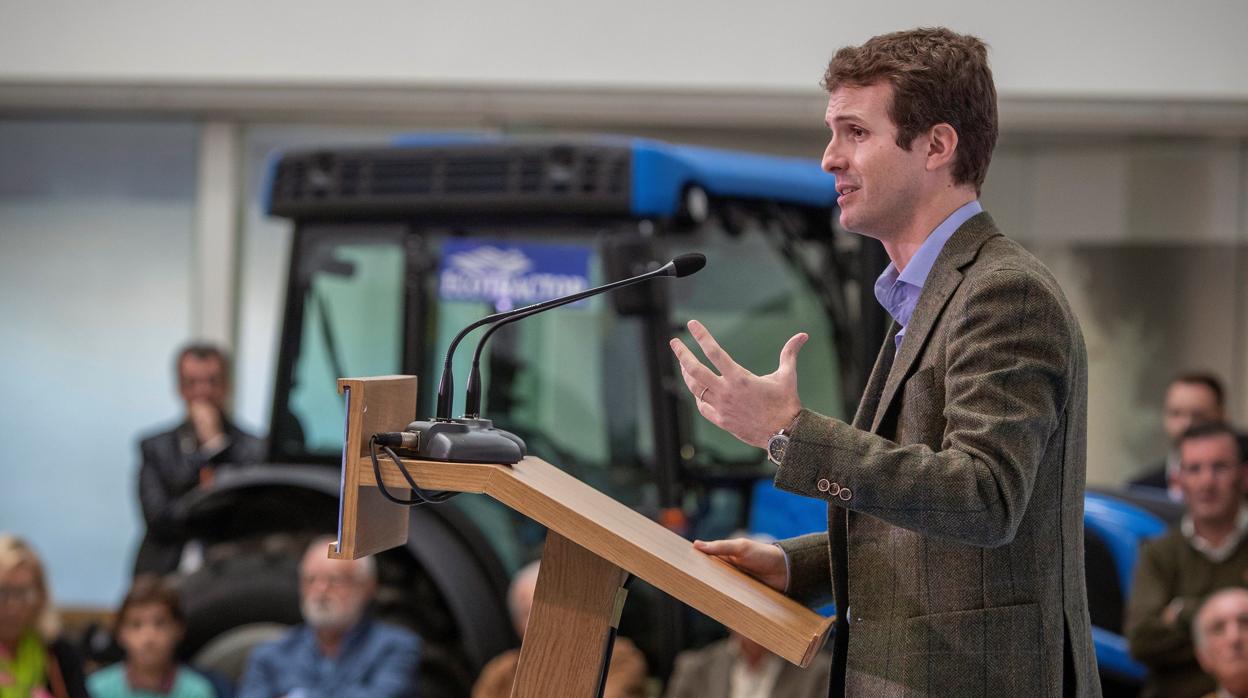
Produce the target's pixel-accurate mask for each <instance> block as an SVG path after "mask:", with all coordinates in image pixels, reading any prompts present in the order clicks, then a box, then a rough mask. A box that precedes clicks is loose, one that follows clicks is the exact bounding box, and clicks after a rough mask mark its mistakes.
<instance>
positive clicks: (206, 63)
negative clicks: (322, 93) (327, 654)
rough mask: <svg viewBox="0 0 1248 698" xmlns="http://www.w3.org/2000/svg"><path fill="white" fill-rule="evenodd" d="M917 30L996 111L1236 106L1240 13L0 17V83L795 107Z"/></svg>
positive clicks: (713, 2)
mask: <svg viewBox="0 0 1248 698" xmlns="http://www.w3.org/2000/svg"><path fill="white" fill-rule="evenodd" d="M930 24H942V25H948V26H951V27H954V28H956V29H958V30H961V31H968V32H972V33H975V34H978V35H979V36H981V37H982V38H984V39H985V40H986V41H988V42H989V43H990V44H991V45H992V60H993V63H994V65H995V68H996V74H997V80H998V86H999V89H1000V92H1001V93H1002V95H1005V96H1011V97H1026V96H1049V95H1062V96H1092V97H1097V98H1103V97H1142V98H1165V99H1233V100H1243V99H1248V70H1244V67H1245V66H1248V42H1245V41H1244V40H1243V37H1244V36H1245V34H1246V33H1248V3H1244V2H1242V1H1241V0H1197V1H1196V2H1191V3H1176V2H1166V1H1164V0H1135V1H1132V0H1097V2H1086V1H1081V2H1077V1H1075V0H1054V1H1050V2H1025V3H1024V2H1000V1H999V0H997V1H993V0H963V1H962V2H957V3H930V2H926V1H924V0H902V1H899V2H874V3H849V2H844V1H841V2H828V1H827V0H795V1H794V2H787V3H782V4H769V3H761V2H757V1H756V0H683V1H680V2H674V1H672V0H638V1H636V2H628V3H621V2H604V1H601V0H598V1H586V0H553V1H544V2H532V3H525V2H501V1H500V0H456V1H454V2H450V1H445V0H443V1H430V0H423V1H422V0H360V1H357V2H351V3H343V2H327V1H325V0H312V1H296V0H267V1H266V2H261V3H257V2H248V1H245V0H218V1H217V2H211V3H182V2H163V1H160V0H110V1H109V2H96V3H82V2H75V1H72V0H43V1H42V2H27V1H25V0H0V82H36V83H57V82H83V81H104V82H117V83H127V84H132V83H144V82H153V81H154V82H166V81H167V82H173V83H179V82H192V83H269V84H295V85H300V84H352V83H369V84H402V85H422V84H424V85H481V84H498V85H510V86H516V85H520V86H524V85H545V86H552V85H553V86H590V87H608V88H611V87H621V88H627V87H637V86H641V87H645V88H663V87H666V88H697V89H729V90H751V91H752V90H790V91H791V90H796V91H807V90H817V87H816V85H817V82H818V79H819V77H820V72H821V70H822V68H823V66H824V64H825V63H826V61H827V59H828V57H829V56H830V53H831V52H832V51H833V50H834V49H835V48H836V47H837V46H840V45H843V44H847V43H858V42H861V41H862V40H863V39H865V38H867V37H869V36H871V35H873V34H876V33H880V32H884V31H891V30H895V29H904V28H909V27H913V26H918V25H930Z"/></svg>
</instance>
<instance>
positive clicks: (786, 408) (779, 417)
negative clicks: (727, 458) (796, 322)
mask: <svg viewBox="0 0 1248 698" xmlns="http://www.w3.org/2000/svg"><path fill="white" fill-rule="evenodd" d="M689 332H690V334H692V335H693V338H694V340H696V341H697V343H698V346H700V347H702V352H703V353H705V354H706V357H707V358H708V359H710V360H711V363H712V364H713V365H714V366H715V368H716V369H718V370H719V374H718V375H716V374H715V372H714V371H712V370H711V369H709V368H707V367H706V366H704V365H702V362H701V361H698V359H697V357H695V356H694V355H693V352H691V351H689V348H688V347H686V346H685V344H684V342H682V341H680V340H679V339H673V340H672V341H671V347H672V351H673V352H675V354H676V360H677V361H679V362H680V373H681V375H683V376H684V378H685V385H686V386H688V388H689V392H691V393H693V396H694V398H696V401H697V405H698V411H699V412H701V413H702V416H703V417H706V419H707V420H708V421H709V422H710V423H711V424H714V425H715V426H717V427H719V428H720V429H723V430H724V431H726V432H728V433H730V434H732V435H733V436H735V437H737V438H738V439H741V440H742V441H744V442H745V443H747V444H750V445H751V446H758V447H759V448H764V447H766V446H767V439H769V438H771V435H772V434H774V433H776V432H777V431H780V430H781V429H783V428H785V427H786V426H788V425H789V424H790V423H791V422H792V421H793V418H794V417H796V416H797V413H798V412H800V411H801V409H802V401H801V400H800V399H799V398H798V396H797V353H798V351H800V350H801V348H802V345H803V344H805V343H806V340H807V339H809V338H810V336H809V335H807V334H806V333H805V332H800V333H798V334H795V335H793V336H792V337H791V338H789V341H788V342H785V344H784V348H783V349H781V350H780V366H779V367H778V368H777V369H776V370H775V371H774V372H772V373H768V374H767V375H765V376H756V375H754V374H753V373H750V372H749V371H747V370H745V369H744V368H742V367H741V366H740V365H739V364H737V362H736V361H733V360H732V357H731V356H729V355H728V352H726V351H724V350H723V349H722V348H721V347H720V346H719V343H718V342H716V341H715V338H714V337H712V336H711V333H710V332H708V331H707V330H706V328H705V327H703V326H702V323H700V322H698V321H697V320H690V321H689Z"/></svg>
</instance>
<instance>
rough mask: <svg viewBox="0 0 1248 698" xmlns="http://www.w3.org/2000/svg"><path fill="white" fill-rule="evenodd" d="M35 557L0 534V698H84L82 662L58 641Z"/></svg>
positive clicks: (40, 565)
mask: <svg viewBox="0 0 1248 698" xmlns="http://www.w3.org/2000/svg"><path fill="white" fill-rule="evenodd" d="M59 631H60V627H59V623H58V622H57V617H56V613H55V611H54V610H53V609H52V603H51V598H50V596H49V594H48V585H47V580H46V577H45V575H44V573H43V563H41V562H40V561H39V556H38V555H36V554H35V551H34V550H32V549H31V548H30V546H29V545H27V544H26V542H25V541H23V540H22V539H21V538H18V537H17V536H14V535H10V534H7V533H0V698H51V697H55V698H79V697H82V698H85V697H86V695H87V689H86V685H85V682H84V680H83V674H82V660H81V659H79V657H78V655H77V653H76V652H74V650H73V648H72V647H71V646H70V645H69V643H67V642H65V641H64V640H60V639H58V638H57V634H58V633H59Z"/></svg>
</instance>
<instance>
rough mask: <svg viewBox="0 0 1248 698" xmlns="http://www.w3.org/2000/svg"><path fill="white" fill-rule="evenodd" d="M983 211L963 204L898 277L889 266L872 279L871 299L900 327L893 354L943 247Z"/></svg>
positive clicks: (903, 335) (942, 224)
mask: <svg viewBox="0 0 1248 698" xmlns="http://www.w3.org/2000/svg"><path fill="white" fill-rule="evenodd" d="M983 210H984V207H983V206H980V205H979V201H978V200H975V201H972V202H970V203H968V204H963V205H962V206H961V207H960V208H958V210H956V211H954V212H953V213H951V214H949V217H948V218H946V219H945V220H944V222H942V223H941V224H940V225H938V226H936V229H935V230H933V231H932V234H931V235H928V236H927V239H926V240H924V241H923V244H922V245H920V246H919V249H918V251H917V252H915V253H914V256H913V257H911V258H910V263H909V264H907V265H906V268H905V269H903V270H902V271H901V273H900V274H899V273H898V272H897V265H896V264H893V263H892V262H889V264H888V267H887V268H885V269H884V272H883V273H882V274H880V278H878V279H876V281H875V299H876V300H878V301H879V302H880V305H882V306H884V309H885V310H887V311H888V314H889V315H891V316H892V318H893V319H894V320H896V321H897V324H898V325H901V329H900V330H898V331H897V335H896V337H895V340H894V341H895V345H894V347H893V350H894V351H900V350H901V340H902V339H904V338H905V336H906V325H909V324H910V316H911V315H913V314H914V308H915V306H917V305H918V304H919V295H920V294H922V293H923V284H924V283H925V282H926V281H927V275H928V274H929V273H931V271H932V265H933V264H935V263H936V258H937V257H939V256H940V251H941V250H942V249H944V247H945V243H946V242H948V241H949V238H951V237H953V233H954V232H955V231H957V229H958V228H960V227H961V226H962V224H963V223H965V222H966V221H968V220H969V219H970V218H971V217H972V216H974V215H975V214H977V213H980V212H982V211H983Z"/></svg>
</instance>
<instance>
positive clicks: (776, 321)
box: [672, 218, 843, 468]
mask: <svg viewBox="0 0 1248 698" xmlns="http://www.w3.org/2000/svg"><path fill="white" fill-rule="evenodd" d="M737 223H738V225H737V226H735V227H734V229H732V230H731V231H730V230H729V229H727V228H725V227H724V225H723V224H722V223H721V222H720V221H719V220H718V219H715V218H712V219H710V220H709V221H707V223H706V224H704V225H703V226H702V227H701V228H700V229H699V230H698V231H697V232H696V233H695V234H694V235H693V236H691V237H689V238H680V247H679V249H675V250H674V253H676V254H679V253H681V252H685V251H699V252H703V253H704V254H706V256H707V260H708V261H707V267H706V270H705V271H703V272H701V273H699V274H698V275H697V276H696V277H694V278H693V279H691V281H693V283H688V284H681V285H679V286H676V287H673V312H672V319H673V322H674V323H675V324H676V325H677V326H678V331H679V334H678V336H679V337H680V338H681V339H682V340H683V341H684V342H685V344H686V345H688V346H689V347H690V348H691V349H692V350H693V351H694V353H695V354H698V355H699V357H700V358H702V359H703V361H704V362H705V363H706V364H707V365H708V366H709V365H710V362H709V361H706V358H705V356H703V355H702V354H701V351H700V350H699V349H698V346H697V343H696V342H695V341H693V338H692V337H691V336H690V335H689V331H688V329H686V328H685V327H684V323H685V322H687V321H688V320H690V319H697V320H699V321H700V322H701V323H702V324H703V325H705V326H706V328H707V329H708V330H710V332H711V334H712V335H714V336H715V339H716V340H717V341H718V342H719V344H720V346H722V347H723V348H724V350H725V351H727V352H728V354H730V355H731V356H732V357H733V359H735V360H736V362H737V363H738V364H740V365H742V366H743V367H745V368H746V369H748V370H749V371H751V372H753V373H755V374H757V375H764V374H767V373H771V372H772V371H774V370H776V366H777V364H778V362H779V358H780V349H781V347H783V346H784V343H785V342H786V341H787V340H788V339H789V337H792V336H793V335H795V334H797V333H798V332H806V333H807V334H809V335H810V339H809V341H807V343H806V345H805V346H804V347H803V348H802V351H801V353H800V354H799V355H798V376H799V381H798V382H799V385H800V388H801V398H802V404H803V405H805V406H806V407H808V408H810V409H813V410H815V411H817V412H820V413H822V414H826V415H830V416H834V417H843V415H842V411H843V410H842V408H841V407H840V405H841V404H842V393H841V385H840V383H841V379H840V375H841V374H840V369H839V363H838V360H837V354H836V344H835V342H836V340H837V338H836V337H834V336H833V331H832V326H831V323H830V322H829V319H828V313H827V311H826V310H825V308H824V307H823V306H822V304H821V302H820V300H819V297H818V295H817V294H816V292H815V289H813V288H812V287H811V285H810V284H809V283H808V282H807V281H806V279H804V278H803V277H802V275H801V274H800V273H799V270H798V269H797V267H796V266H795V264H794V263H793V262H791V261H789V260H788V259H786V258H785V257H784V256H783V255H782V254H781V251H780V247H779V245H778V244H777V240H778V234H777V233H776V232H775V231H773V230H771V229H769V228H767V227H766V225H765V224H764V223H763V222H762V221H760V220H757V219H744V220H741V221H738V222H737ZM799 244H805V245H811V246H815V245H817V244H819V243H815V242H806V243H799ZM798 251H799V253H800V252H802V250H801V249H800V248H799V250H798ZM680 394H681V396H682V399H683V400H685V401H686V403H687V405H688V410H689V412H690V414H692V415H693V419H692V423H691V425H690V427H691V429H690V431H691V436H692V445H693V448H694V450H693V453H692V454H687V455H692V458H691V459H690V460H691V461H692V464H693V465H695V466H701V467H711V468H714V467H717V466H733V465H748V464H763V463H765V462H766V455H765V454H764V453H763V452H762V450H760V449H757V448H754V447H752V446H748V445H746V444H743V443H741V442H740V441H738V440H737V439H736V438H734V437H733V436H731V435H730V434H728V433H726V432H724V431H722V430H721V429H719V428H718V427H716V426H714V425H713V424H711V423H710V422H708V421H706V420H705V419H703V418H702V417H701V415H699V414H698V412H697V409H696V407H695V406H694V404H693V398H692V397H691V396H689V395H688V391H687V390H684V389H683V386H682V390H681V393H680Z"/></svg>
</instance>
